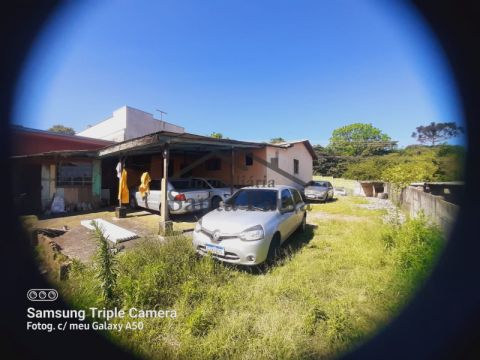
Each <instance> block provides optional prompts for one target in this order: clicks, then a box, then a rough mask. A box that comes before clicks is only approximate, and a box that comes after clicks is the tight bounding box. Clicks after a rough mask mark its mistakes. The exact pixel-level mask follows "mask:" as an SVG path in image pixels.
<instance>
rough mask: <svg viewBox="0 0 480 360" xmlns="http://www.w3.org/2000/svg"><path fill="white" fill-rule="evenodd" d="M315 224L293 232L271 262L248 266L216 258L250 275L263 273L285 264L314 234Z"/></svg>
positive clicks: (233, 268)
mask: <svg viewBox="0 0 480 360" xmlns="http://www.w3.org/2000/svg"><path fill="white" fill-rule="evenodd" d="M316 228H317V225H312V224H307V225H306V228H305V232H303V233H301V232H298V231H296V232H295V233H293V234H292V235H291V236H290V237H289V238H288V239H287V240H286V241H285V242H284V243H283V244H282V245H281V246H280V254H279V255H278V256H277V258H276V259H275V260H273V262H271V263H267V262H265V263H263V264H259V265H255V266H248V265H237V264H230V263H223V262H221V261H220V260H216V261H218V262H221V263H222V264H224V266H225V267H226V268H229V269H232V270H237V271H242V272H246V273H248V274H252V275H263V274H266V273H267V272H268V271H270V270H272V269H274V268H276V267H280V266H283V265H285V264H286V263H288V262H289V260H290V259H291V258H292V257H293V256H295V254H296V253H297V252H298V251H300V250H301V249H302V248H303V247H304V246H305V245H307V244H308V243H309V242H310V241H311V240H312V239H313V237H314V236H315V229H316Z"/></svg>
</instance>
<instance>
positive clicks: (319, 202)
mask: <svg viewBox="0 0 480 360" xmlns="http://www.w3.org/2000/svg"><path fill="white" fill-rule="evenodd" d="M335 201H338V198H336V197H335V198H332V199H330V200H327V201H324V200H312V199H306V201H305V203H306V204H307V205H309V204H327V203H332V202H335Z"/></svg>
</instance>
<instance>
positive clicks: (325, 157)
mask: <svg viewBox="0 0 480 360" xmlns="http://www.w3.org/2000/svg"><path fill="white" fill-rule="evenodd" d="M313 151H315V154H316V155H317V158H316V159H315V160H313V172H314V174H315V175H322V176H333V177H342V176H343V173H344V172H345V170H346V168H347V166H348V164H349V162H350V161H351V160H350V158H349V157H346V156H336V155H334V154H332V152H331V151H330V150H329V149H328V148H325V147H323V146H321V145H314V146H313Z"/></svg>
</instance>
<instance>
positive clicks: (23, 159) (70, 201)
mask: <svg viewBox="0 0 480 360" xmlns="http://www.w3.org/2000/svg"><path fill="white" fill-rule="evenodd" d="M112 144H114V142H112V141H106V140H101V139H92V138H87V137H83V136H76V135H65V134H59V133H55V132H51V131H45V130H38V129H31V128H27V127H23V126H13V127H12V150H11V151H12V155H13V156H12V157H11V160H12V165H13V174H12V185H13V186H12V189H10V191H11V193H12V194H13V197H14V201H15V208H16V210H17V211H19V213H21V214H29V213H30V214H31V213H41V212H44V211H46V210H48V209H49V208H50V205H51V203H52V200H53V197H54V196H55V195H59V196H61V197H62V198H63V199H64V200H65V205H66V209H67V210H68V209H69V208H73V207H74V206H77V207H78V206H80V205H81V206H84V207H86V208H90V207H94V206H98V204H100V202H101V194H102V179H103V178H104V177H106V176H108V175H109V174H106V175H105V176H102V173H101V172H102V164H101V161H100V160H99V159H97V158H96V154H97V151H98V150H99V149H101V148H104V147H106V146H108V145H112ZM108 196H109V195H108ZM107 200H109V199H107Z"/></svg>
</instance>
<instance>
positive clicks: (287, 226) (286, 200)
mask: <svg viewBox="0 0 480 360" xmlns="http://www.w3.org/2000/svg"><path fill="white" fill-rule="evenodd" d="M289 206H291V207H292V209H293V210H292V211H285V209H287V208H288V207H289ZM296 219H297V218H296V213H295V205H294V202H293V197H292V194H291V193H290V191H289V190H288V189H283V190H282V191H281V193H280V224H279V225H278V229H279V230H280V234H282V242H284V241H285V240H286V239H287V238H288V237H289V236H290V235H291V234H292V233H293V231H294V230H295V229H296V226H295V225H296V224H297V220H296Z"/></svg>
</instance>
